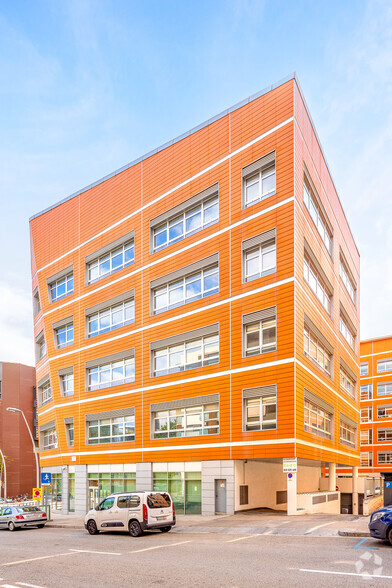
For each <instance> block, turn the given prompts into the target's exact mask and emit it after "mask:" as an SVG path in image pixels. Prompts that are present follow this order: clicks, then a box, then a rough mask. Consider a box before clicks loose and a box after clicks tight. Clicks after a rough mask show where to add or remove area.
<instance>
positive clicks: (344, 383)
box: [340, 368, 362, 398]
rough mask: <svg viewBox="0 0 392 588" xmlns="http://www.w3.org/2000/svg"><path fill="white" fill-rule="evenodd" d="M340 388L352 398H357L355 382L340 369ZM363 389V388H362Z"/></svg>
mask: <svg viewBox="0 0 392 588" xmlns="http://www.w3.org/2000/svg"><path fill="white" fill-rule="evenodd" d="M340 387H341V388H343V390H344V391H345V392H346V393H347V394H348V395H349V396H351V397H352V398H355V381H354V380H353V378H351V377H350V376H348V375H347V373H346V372H345V371H344V370H343V369H342V368H340ZM361 387H362V386H361Z"/></svg>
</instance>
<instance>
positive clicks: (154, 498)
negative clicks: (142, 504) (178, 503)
mask: <svg viewBox="0 0 392 588" xmlns="http://www.w3.org/2000/svg"><path fill="white" fill-rule="evenodd" d="M170 505H171V500H170V496H169V495H168V494H166V493H165V492H163V493H162V494H149V495H148V496H147V506H148V508H167V507H168V506H170Z"/></svg>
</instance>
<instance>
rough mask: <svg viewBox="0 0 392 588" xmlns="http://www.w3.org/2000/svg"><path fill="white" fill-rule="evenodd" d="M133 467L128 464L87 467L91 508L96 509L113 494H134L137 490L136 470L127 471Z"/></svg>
mask: <svg viewBox="0 0 392 588" xmlns="http://www.w3.org/2000/svg"><path fill="white" fill-rule="evenodd" d="M127 466H128V467H127ZM131 467H132V466H131V465H128V464H124V465H122V464H121V465H116V466H115V465H113V466H110V465H108V466H87V469H88V472H87V482H88V505H89V508H94V506H96V505H97V504H98V503H99V502H100V501H101V500H103V499H104V498H106V496H109V494H112V493H113V492H134V491H135V490H136V469H135V471H125V470H126V469H131ZM103 470H106V471H103ZM113 470H116V471H113Z"/></svg>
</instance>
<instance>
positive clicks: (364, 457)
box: [359, 451, 373, 468]
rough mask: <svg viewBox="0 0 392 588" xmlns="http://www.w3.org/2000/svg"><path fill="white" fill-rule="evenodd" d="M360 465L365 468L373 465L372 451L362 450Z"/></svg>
mask: <svg viewBox="0 0 392 588" xmlns="http://www.w3.org/2000/svg"><path fill="white" fill-rule="evenodd" d="M359 459H360V465H361V466H362V467H364V468H369V467H372V466H373V454H372V453H371V451H361V453H360V454H359Z"/></svg>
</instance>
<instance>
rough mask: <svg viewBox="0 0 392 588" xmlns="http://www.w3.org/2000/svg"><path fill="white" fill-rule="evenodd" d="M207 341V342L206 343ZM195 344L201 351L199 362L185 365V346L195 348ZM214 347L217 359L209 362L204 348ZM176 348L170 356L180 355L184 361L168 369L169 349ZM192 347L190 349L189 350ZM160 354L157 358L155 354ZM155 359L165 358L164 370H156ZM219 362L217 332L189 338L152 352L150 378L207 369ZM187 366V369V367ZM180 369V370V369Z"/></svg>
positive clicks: (186, 349) (218, 337) (218, 338)
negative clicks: (198, 345)
mask: <svg viewBox="0 0 392 588" xmlns="http://www.w3.org/2000/svg"><path fill="white" fill-rule="evenodd" d="M213 339H216V341H213ZM206 340H207V341H206ZM197 343H200V349H201V354H202V359H201V360H199V361H198V362H189V363H187V361H186V356H187V351H188V350H189V347H188V348H187V346H192V345H193V347H195V345H196V344H197ZM214 344H215V345H216V344H217V346H218V352H217V357H216V360H213V361H211V359H210V358H209V356H205V347H206V346H208V345H214ZM180 347H182V349H180ZM175 348H177V350H176V351H172V354H173V355H174V354H180V355H182V357H183V359H184V363H181V364H178V366H175V367H171V368H170V355H171V353H170V349H173V350H174V349H175ZM191 348H192V347H190V349H191ZM164 351H165V352H166V353H165V355H164V354H163V352H164ZM159 352H161V355H159V356H157V353H159ZM157 357H162V358H163V357H166V366H167V367H166V370H163V369H162V370H157V369H156V359H157ZM219 361H220V336H219V331H217V332H216V333H214V334H208V335H201V336H199V337H195V338H191V339H186V340H184V341H179V342H178V343H172V344H169V345H167V346H162V347H158V348H156V349H153V350H152V355H151V368H152V369H151V377H153V378H159V377H161V376H166V375H170V374H175V373H179V372H184V371H189V370H192V369H198V368H202V367H207V366H209V365H215V364H218V363H219ZM195 363H199V364H200V365H195ZM187 366H189V367H187ZM181 368H182V369H181ZM157 371H160V372H162V373H159V374H158V373H157Z"/></svg>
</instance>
